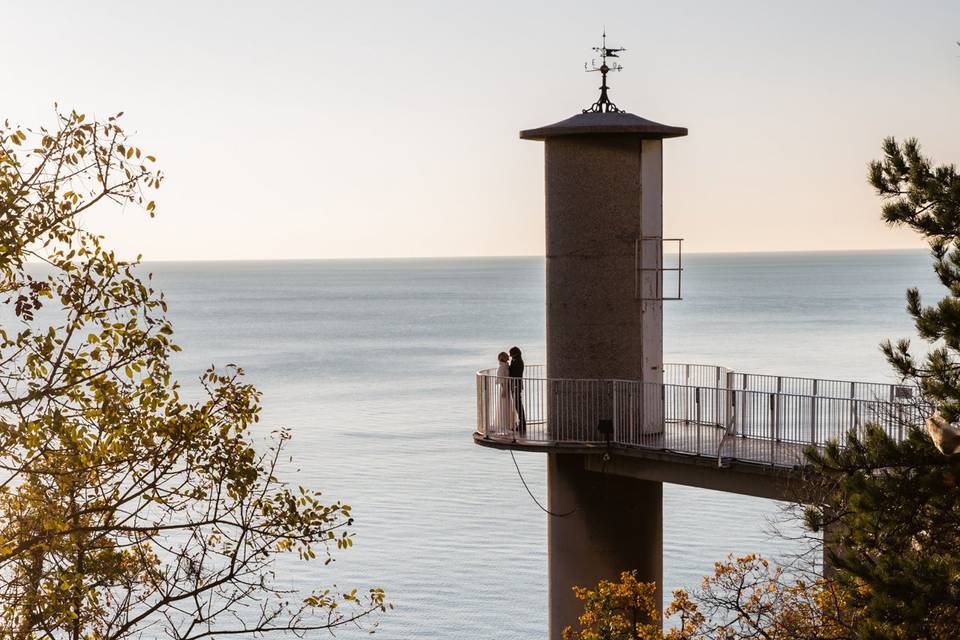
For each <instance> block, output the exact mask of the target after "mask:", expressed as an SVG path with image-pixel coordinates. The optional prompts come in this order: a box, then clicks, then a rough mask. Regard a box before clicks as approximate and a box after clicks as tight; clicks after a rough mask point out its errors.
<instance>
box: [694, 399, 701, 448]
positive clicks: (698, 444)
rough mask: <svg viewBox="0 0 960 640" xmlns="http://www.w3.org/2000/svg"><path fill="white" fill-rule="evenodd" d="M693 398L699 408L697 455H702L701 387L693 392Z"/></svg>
mask: <svg viewBox="0 0 960 640" xmlns="http://www.w3.org/2000/svg"><path fill="white" fill-rule="evenodd" d="M693 397H694V401H695V402H696V407H697V455H700V423H701V420H700V387H696V388H695V389H694V390H693Z"/></svg>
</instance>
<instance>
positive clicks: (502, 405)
mask: <svg viewBox="0 0 960 640" xmlns="http://www.w3.org/2000/svg"><path fill="white" fill-rule="evenodd" d="M497 360H499V361H500V365H499V366H498V367H497V377H496V378H495V383H494V386H495V389H494V391H495V393H494V394H493V403H494V407H493V425H492V426H493V432H494V433H495V434H497V435H505V434H508V433H510V432H511V431H512V430H513V403H512V402H511V401H510V365H509V364H508V361H509V360H510V356H508V355H507V354H506V352H504V351H501V352H500V353H499V354H498V355H497Z"/></svg>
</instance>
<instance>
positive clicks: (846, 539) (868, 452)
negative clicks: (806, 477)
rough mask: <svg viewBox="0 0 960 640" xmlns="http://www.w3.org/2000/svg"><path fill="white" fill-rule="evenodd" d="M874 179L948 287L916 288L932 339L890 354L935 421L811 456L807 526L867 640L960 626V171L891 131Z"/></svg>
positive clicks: (916, 315) (918, 309)
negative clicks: (936, 292) (956, 451)
mask: <svg viewBox="0 0 960 640" xmlns="http://www.w3.org/2000/svg"><path fill="white" fill-rule="evenodd" d="M883 152H884V158H883V159H882V160H880V161H877V162H873V163H871V164H870V170H869V180H870V184H871V185H873V187H874V188H875V189H876V191H877V193H878V194H879V195H880V196H881V197H882V198H884V200H885V201H886V202H885V204H884V207H883V218H884V220H886V221H887V222H888V223H890V224H891V225H895V226H907V227H910V228H912V229H914V230H916V231H917V232H919V233H920V234H922V235H923V236H924V237H925V238H926V240H927V241H928V243H929V245H930V249H931V252H932V255H933V268H934V271H935V272H936V274H937V277H938V278H939V280H940V282H941V283H942V284H943V286H944V287H945V288H946V294H945V295H944V297H943V298H941V299H940V300H939V302H938V303H937V304H935V305H932V306H925V305H924V304H923V303H922V300H921V297H920V293H919V291H918V290H917V289H915V288H913V289H910V290H909V291H908V292H907V311H908V312H909V313H910V315H911V316H912V317H913V319H914V322H915V325H916V328H917V333H918V334H919V336H920V338H921V339H923V340H924V341H925V342H926V343H927V344H928V345H929V350H928V352H927V353H926V354H924V355H922V356H916V355H915V354H913V353H912V352H911V348H910V342H909V340H900V341H899V342H897V343H896V344H893V343H891V342H889V341H888V342H885V343H884V344H883V345H882V349H883V352H884V354H885V355H886V357H887V359H888V361H889V362H890V363H891V364H892V365H893V367H894V368H895V369H896V370H897V371H898V372H899V373H900V375H901V376H902V377H903V379H904V380H905V381H908V382H912V383H914V384H916V385H917V387H918V388H919V390H920V393H921V396H922V398H923V399H924V400H925V401H927V402H928V403H929V404H930V405H932V406H933V407H935V408H936V414H935V415H933V416H932V417H931V419H930V420H928V422H927V423H928V428H929V429H930V431H931V432H932V433H935V434H939V435H938V438H937V440H936V441H934V440H933V439H931V436H930V434H928V433H927V432H925V431H924V430H923V429H922V427H923V425H904V429H905V433H906V437H905V438H904V440H903V441H901V442H896V441H895V440H894V439H893V438H891V437H890V435H888V434H887V433H885V432H884V431H883V430H882V429H879V428H877V427H871V428H869V429H868V430H867V433H866V434H865V436H864V437H863V438H858V437H857V436H856V435H855V434H850V435H849V436H848V437H847V440H846V442H845V445H846V446H845V447H844V448H840V447H839V446H838V445H837V444H836V443H834V444H832V445H830V446H828V447H826V448H825V450H823V451H821V452H818V451H810V452H808V458H809V461H810V463H811V465H812V467H813V470H814V471H815V472H816V473H817V475H818V476H819V477H821V478H822V479H823V481H824V482H823V484H822V485H821V489H822V491H821V493H820V494H819V495H813V496H811V497H810V498H809V499H808V500H807V502H808V503H810V504H811V505H813V506H811V507H810V508H808V509H807V514H806V519H807V525H808V526H809V527H810V528H811V529H813V530H823V531H826V534H827V535H828V537H830V538H831V539H832V546H831V548H830V549H828V556H829V560H830V562H831V564H832V565H833V567H834V568H835V569H836V576H835V579H836V581H837V583H838V584H839V587H840V588H841V589H842V590H843V592H844V595H845V600H846V602H847V603H848V605H849V606H850V607H853V608H854V609H856V610H857V611H858V612H860V614H861V621H860V624H859V627H858V636H857V637H858V638H871V639H873V638H876V639H881V638H883V639H887V638H889V639H894V638H896V639H908V638H943V639H946V638H953V637H956V630H957V629H960V491H958V490H957V482H958V479H960V457H958V456H945V455H943V452H942V451H941V450H940V449H938V446H940V447H943V443H944V439H943V437H942V434H943V431H944V429H949V428H955V427H952V426H951V425H950V423H954V422H956V421H957V419H958V418H960V360H958V357H960V175H958V173H957V170H956V168H955V167H954V166H953V165H945V166H934V165H933V163H932V162H931V161H930V160H929V159H928V158H926V157H924V156H923V155H922V153H921V150H920V145H919V144H918V143H917V141H916V140H912V139H911V140H907V141H906V142H904V143H903V144H898V143H897V142H896V140H894V139H893V138H888V139H887V140H885V141H884V145H883Z"/></svg>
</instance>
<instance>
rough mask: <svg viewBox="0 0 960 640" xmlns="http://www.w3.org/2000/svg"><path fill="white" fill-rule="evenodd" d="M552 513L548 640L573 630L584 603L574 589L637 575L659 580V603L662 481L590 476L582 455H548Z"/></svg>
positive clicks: (659, 590) (660, 597)
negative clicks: (629, 573) (628, 573)
mask: <svg viewBox="0 0 960 640" xmlns="http://www.w3.org/2000/svg"><path fill="white" fill-rule="evenodd" d="M547 488H548V500H549V509H550V511H551V512H553V513H562V514H566V513H568V512H571V511H572V513H569V515H565V516H551V517H550V519H549V521H548V523H547V573H548V599H549V635H548V637H549V638H550V640H562V634H563V630H564V629H565V628H566V627H568V626H573V628H574V629H576V628H577V618H578V617H579V616H580V614H581V613H582V612H583V605H582V603H581V602H580V601H578V600H577V599H576V597H574V595H573V587H575V586H581V587H590V588H592V587H594V586H596V584H597V582H599V581H600V580H602V579H607V580H617V579H618V578H619V575H620V572H622V571H630V570H635V571H636V572H637V577H638V578H639V579H640V580H642V581H644V582H656V584H657V603H658V604H661V607H662V601H663V594H662V586H661V585H662V583H663V484H662V483H660V482H653V481H650V480H639V479H636V478H628V477H623V476H615V475H610V474H605V473H597V472H593V471H587V470H586V468H585V456H583V455H580V454H557V453H551V454H549V455H548V459H547Z"/></svg>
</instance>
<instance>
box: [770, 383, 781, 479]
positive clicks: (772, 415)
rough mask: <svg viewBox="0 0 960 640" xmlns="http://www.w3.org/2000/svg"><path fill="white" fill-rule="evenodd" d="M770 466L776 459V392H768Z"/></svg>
mask: <svg viewBox="0 0 960 640" xmlns="http://www.w3.org/2000/svg"><path fill="white" fill-rule="evenodd" d="M770 436H771V437H770V466H771V467H772V466H774V465H775V464H776V459H777V451H776V447H777V441H779V439H780V438H779V437H778V435H777V394H775V393H771V394H770Z"/></svg>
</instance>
